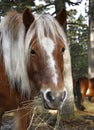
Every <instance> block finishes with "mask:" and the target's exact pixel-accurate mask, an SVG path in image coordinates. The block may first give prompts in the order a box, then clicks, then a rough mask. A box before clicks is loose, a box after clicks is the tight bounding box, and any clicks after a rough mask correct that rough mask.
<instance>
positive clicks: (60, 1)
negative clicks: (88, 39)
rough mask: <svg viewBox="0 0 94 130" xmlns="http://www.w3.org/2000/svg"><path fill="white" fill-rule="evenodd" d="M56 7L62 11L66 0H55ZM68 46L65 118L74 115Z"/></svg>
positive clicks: (63, 112) (65, 77) (63, 114)
mask: <svg viewBox="0 0 94 130" xmlns="http://www.w3.org/2000/svg"><path fill="white" fill-rule="evenodd" d="M55 7H56V12H58V11H60V9H61V8H65V0H55ZM64 30H65V32H66V26H65V27H64ZM68 48H69V47H68ZM68 48H66V51H65V54H64V59H65V62H66V63H65V70H64V85H65V87H66V89H67V99H66V101H65V103H64V104H63V109H62V117H63V118H64V119H70V118H71V117H73V115H74V96H73V82H72V73H71V58H70V53H69V50H68ZM66 55H67V57H66Z"/></svg>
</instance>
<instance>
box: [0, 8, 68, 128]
mask: <svg viewBox="0 0 94 130" xmlns="http://www.w3.org/2000/svg"><path fill="white" fill-rule="evenodd" d="M65 21H66V11H65V10H64V9H63V10H61V11H60V12H59V13H58V14H57V15H56V17H55V18H54V17H52V16H50V15H49V14H38V15H33V14H32V13H31V12H30V10H29V9H26V10H25V11H24V12H23V14H19V13H17V12H16V11H12V12H8V13H7V14H6V16H5V17H4V18H3V19H2V21H1V23H0V113H1V115H2V114H3V113H4V111H7V110H11V109H15V108H19V109H17V111H15V113H16V114H15V116H16V119H17V126H16V129H17V130H26V129H28V126H29V121H30V115H29V114H26V113H29V111H30V110H29V109H26V108H21V107H22V105H21V102H22V101H24V100H28V99H31V100H33V99H34V96H35V95H36V93H37V92H40V93H41V95H42V98H43V102H44V107H45V108H51V109H58V107H61V108H62V106H63V103H64V101H65V99H66V93H67V91H66V87H65V85H66V86H68V85H67V83H68V82H69V81H68V82H67V80H66V78H67V76H65V74H66V75H68V74H67V73H69V76H70V73H71V72H70V69H69V68H70V66H71V65H70V60H69V57H70V55H69V48H68V45H67V42H66V37H65V35H64V32H63V29H62V28H61V26H62V25H63V24H64V23H65ZM65 82H66V83H65ZM68 84H69V83H68ZM20 108H21V109H20ZM23 115H26V116H23Z"/></svg>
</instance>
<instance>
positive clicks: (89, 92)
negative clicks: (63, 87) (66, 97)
mask: <svg viewBox="0 0 94 130" xmlns="http://www.w3.org/2000/svg"><path fill="white" fill-rule="evenodd" d="M74 96H75V99H76V105H77V108H78V109H80V110H82V111H83V110H84V109H85V107H84V105H83V101H84V99H85V97H88V99H89V101H91V99H92V98H93V97H94V78H91V79H88V78H87V77H81V78H79V79H78V80H77V81H76V84H75V85H74ZM76 96H77V97H76Z"/></svg>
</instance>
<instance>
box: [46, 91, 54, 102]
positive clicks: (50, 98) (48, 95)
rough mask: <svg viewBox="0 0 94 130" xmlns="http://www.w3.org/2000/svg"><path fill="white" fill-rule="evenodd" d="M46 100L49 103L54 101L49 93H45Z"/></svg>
mask: <svg viewBox="0 0 94 130" xmlns="http://www.w3.org/2000/svg"><path fill="white" fill-rule="evenodd" d="M46 98H47V99H48V100H49V101H50V102H51V101H53V100H54V97H53V96H52V93H51V92H50V91H49V92H47V93H46Z"/></svg>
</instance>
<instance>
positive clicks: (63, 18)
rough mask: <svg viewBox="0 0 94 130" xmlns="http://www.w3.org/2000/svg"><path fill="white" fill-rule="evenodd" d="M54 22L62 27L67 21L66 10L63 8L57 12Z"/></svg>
mask: <svg viewBox="0 0 94 130" xmlns="http://www.w3.org/2000/svg"><path fill="white" fill-rule="evenodd" d="M55 18H56V20H57V21H58V22H59V23H60V25H61V26H63V25H64V23H65V22H66V19H67V12H66V10H65V9H64V8H63V9H61V10H60V11H59V13H58V14H57V15H56V17H55Z"/></svg>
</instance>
